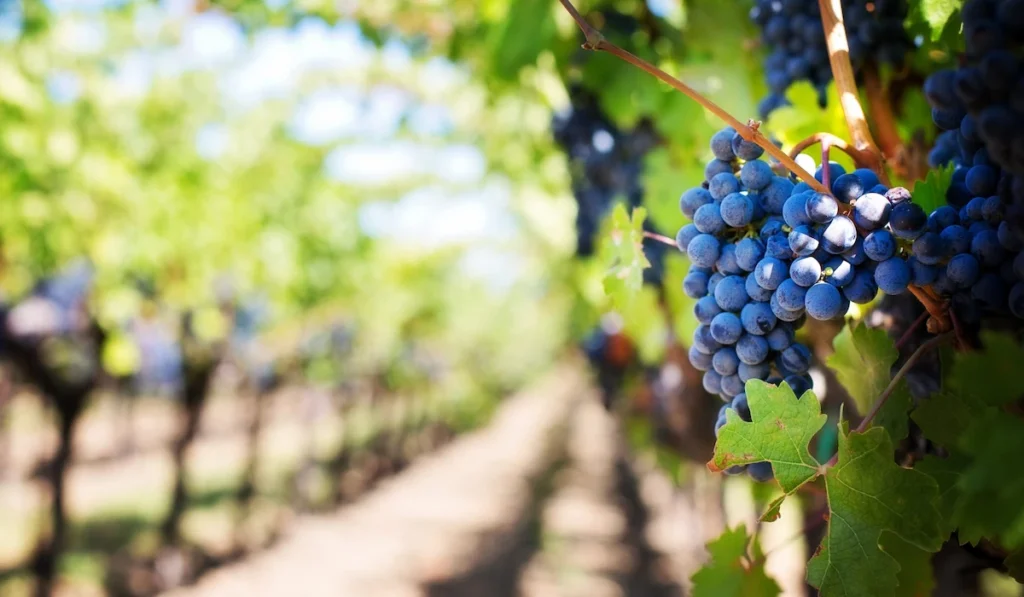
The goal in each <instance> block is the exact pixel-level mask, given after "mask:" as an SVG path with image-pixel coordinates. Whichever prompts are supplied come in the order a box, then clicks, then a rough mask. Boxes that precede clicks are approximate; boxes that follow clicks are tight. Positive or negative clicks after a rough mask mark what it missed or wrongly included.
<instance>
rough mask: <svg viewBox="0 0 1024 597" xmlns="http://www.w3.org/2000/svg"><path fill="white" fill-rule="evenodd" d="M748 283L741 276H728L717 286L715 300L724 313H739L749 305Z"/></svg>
mask: <svg viewBox="0 0 1024 597" xmlns="http://www.w3.org/2000/svg"><path fill="white" fill-rule="evenodd" d="M745 283H746V281H745V280H744V279H743V278H741V277H739V276H726V277H725V278H723V279H722V281H721V282H719V283H718V285H717V286H715V300H716V301H718V306H719V307H721V308H722V310H724V311H739V310H740V309H742V308H743V305H745V304H747V302H748V301H749V300H750V297H749V296H748V295H747V289H746V286H745Z"/></svg>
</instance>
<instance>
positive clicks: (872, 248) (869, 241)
mask: <svg viewBox="0 0 1024 597" xmlns="http://www.w3.org/2000/svg"><path fill="white" fill-rule="evenodd" d="M864 253H865V254H866V255H867V256H868V259H871V260H872V261H885V260H886V259H888V258H890V257H892V256H893V255H895V254H896V239H895V238H893V236H892V233H891V232H889V231H888V230H886V229H884V228H883V229H881V230H875V231H874V232H872V233H870V234H868V235H867V236H865V237H864Z"/></svg>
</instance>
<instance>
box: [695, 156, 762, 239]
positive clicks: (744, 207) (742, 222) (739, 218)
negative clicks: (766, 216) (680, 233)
mask: <svg viewBox="0 0 1024 597" xmlns="http://www.w3.org/2000/svg"><path fill="white" fill-rule="evenodd" d="M757 163H763V162H757ZM702 209H703V208H702ZM698 212H699V210H698ZM698 215H699V213H698ZM720 215H721V217H722V219H723V220H725V223H726V224H728V225H729V226H732V227H733V228H742V227H743V226H746V225H747V224H749V223H750V222H751V220H753V219H754V202H753V201H751V200H750V198H749V197H747V196H746V195H744V194H742V193H732V194H731V195H729V196H727V197H726V198H725V199H722V205H721V209H720ZM698 228H699V226H698Z"/></svg>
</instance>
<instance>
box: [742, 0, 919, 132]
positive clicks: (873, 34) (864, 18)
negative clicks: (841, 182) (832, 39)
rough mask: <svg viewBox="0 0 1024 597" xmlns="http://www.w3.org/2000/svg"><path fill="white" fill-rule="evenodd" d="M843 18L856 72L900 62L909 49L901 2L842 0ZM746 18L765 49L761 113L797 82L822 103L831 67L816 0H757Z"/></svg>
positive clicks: (774, 105)
mask: <svg viewBox="0 0 1024 597" xmlns="http://www.w3.org/2000/svg"><path fill="white" fill-rule="evenodd" d="M843 16H844V21H845V25H846V32H847V40H848V42H849V46H850V60H851V62H852V63H853V67H854V69H855V71H856V70H857V69H859V68H860V67H861V66H862V65H864V64H865V63H867V62H869V61H870V62H877V63H881V64H889V65H900V64H902V63H903V61H904V59H905V57H906V55H907V53H908V52H910V51H911V50H913V47H914V46H913V43H912V42H911V41H910V38H909V37H908V36H907V34H906V32H905V31H904V30H903V21H904V20H905V19H906V16H907V3H906V1H905V0H844V2H843ZM750 18H751V20H753V21H754V23H756V24H757V26H758V27H760V28H761V41H762V43H763V45H764V46H765V48H767V50H768V56H767V57H766V58H765V62H764V69H765V73H766V77H767V83H768V89H769V95H768V96H767V97H766V98H764V99H763V100H762V101H761V105H760V107H759V109H760V112H761V117H762V118H767V116H768V114H769V113H770V112H772V111H773V110H775V109H776V108H778V107H780V106H783V105H785V104H786V89H788V88H789V86H790V85H792V84H793V83H795V82H797V81H809V82H810V83H811V84H812V85H814V86H815V87H816V88H817V89H818V94H819V102H820V103H821V105H822V106H824V105H825V90H826V88H827V87H828V84H829V82H830V81H831V80H832V70H831V68H830V65H829V59H828V48H827V47H826V44H825V32H824V29H823V28H822V25H821V13H820V12H819V9H818V2H817V0H758V1H757V3H756V5H755V6H754V8H753V9H752V10H751V12H750Z"/></svg>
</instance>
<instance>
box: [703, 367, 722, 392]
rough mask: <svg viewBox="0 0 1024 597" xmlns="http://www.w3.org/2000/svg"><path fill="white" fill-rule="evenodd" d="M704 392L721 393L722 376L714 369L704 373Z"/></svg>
mask: <svg viewBox="0 0 1024 597" xmlns="http://www.w3.org/2000/svg"><path fill="white" fill-rule="evenodd" d="M703 382H704V383H703V385H704V391H705V392H707V393H708V394H721V393H722V376H721V375H719V373H718V372H717V371H715V370H714V369H712V370H710V371H705V372H704V379H703Z"/></svg>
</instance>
